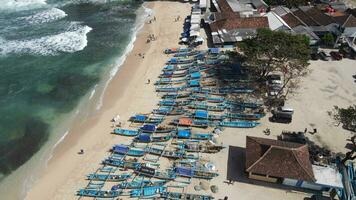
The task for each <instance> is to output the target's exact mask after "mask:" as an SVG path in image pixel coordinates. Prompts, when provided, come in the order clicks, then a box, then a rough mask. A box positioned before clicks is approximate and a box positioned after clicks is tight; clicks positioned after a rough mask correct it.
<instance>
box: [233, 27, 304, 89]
mask: <svg viewBox="0 0 356 200" xmlns="http://www.w3.org/2000/svg"><path fill="white" fill-rule="evenodd" d="M239 47H240V50H241V51H242V52H243V54H244V55H245V57H246V61H247V64H248V65H249V66H250V68H251V70H252V72H254V73H255V75H256V76H258V78H259V79H260V80H265V79H266V77H267V76H268V75H269V74H270V73H271V72H279V73H281V74H282V78H283V84H282V88H281V90H280V91H279V94H280V95H282V92H283V91H284V90H285V93H284V94H283V95H284V96H286V95H287V94H288V93H289V92H291V91H292V89H293V88H296V87H297V86H298V82H299V78H300V77H302V76H304V75H305V74H307V72H308V65H309V63H308V61H309V59H310V48H309V39H308V38H307V37H306V36H304V35H292V34H289V33H286V32H283V31H271V30H269V29H258V30H257V34H256V37H254V38H250V39H246V40H243V41H242V42H241V43H240V44H239Z"/></svg>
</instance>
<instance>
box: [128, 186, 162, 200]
mask: <svg viewBox="0 0 356 200" xmlns="http://www.w3.org/2000/svg"><path fill="white" fill-rule="evenodd" d="M166 191H167V188H166V187H164V186H149V187H144V188H141V189H135V190H131V191H130V197H131V198H135V197H137V198H149V197H159V196H161V194H162V193H163V192H166Z"/></svg>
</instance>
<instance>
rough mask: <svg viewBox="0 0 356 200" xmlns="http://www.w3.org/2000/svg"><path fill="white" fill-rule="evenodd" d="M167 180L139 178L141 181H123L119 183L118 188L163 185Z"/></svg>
mask: <svg viewBox="0 0 356 200" xmlns="http://www.w3.org/2000/svg"><path fill="white" fill-rule="evenodd" d="M165 183H167V181H165V180H157V181H152V180H144V179H143V180H139V181H136V180H135V181H132V182H122V183H120V184H118V185H117V188H119V189H140V188H143V187H147V186H162V185H164V184H165Z"/></svg>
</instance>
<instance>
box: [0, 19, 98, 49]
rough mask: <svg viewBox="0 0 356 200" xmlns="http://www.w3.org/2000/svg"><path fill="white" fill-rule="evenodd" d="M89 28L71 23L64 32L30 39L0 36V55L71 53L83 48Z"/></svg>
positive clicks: (85, 44)
mask: <svg viewBox="0 0 356 200" xmlns="http://www.w3.org/2000/svg"><path fill="white" fill-rule="evenodd" d="M91 30H92V28H90V27H89V26H82V25H77V24H72V25H71V27H70V28H69V29H68V30H67V31H66V32H63V33H59V34H57V35H51V36H44V37H41V38H36V39H32V40H5V39H3V38H1V37H0V55H2V56H5V55H8V54H30V55H58V54H60V53H62V52H66V53H73V52H76V51H80V50H83V49H84V48H85V47H86V46H87V43H88V41H87V33H89V32H90V31H91Z"/></svg>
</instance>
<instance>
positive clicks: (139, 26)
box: [96, 6, 152, 110]
mask: <svg viewBox="0 0 356 200" xmlns="http://www.w3.org/2000/svg"><path fill="white" fill-rule="evenodd" d="M142 8H143V12H142V11H141V12H142V14H140V13H138V15H137V19H136V26H135V27H134V31H133V34H132V35H133V36H132V38H131V41H130V43H129V44H128V45H127V46H126V48H125V51H124V53H123V54H122V56H120V57H119V58H118V59H117V61H116V62H115V64H114V67H113V68H112V69H111V71H110V75H109V79H108V80H107V81H106V83H105V86H104V89H103V91H102V93H101V95H100V100H99V102H98V104H97V106H96V109H97V110H100V108H101V107H102V106H103V99H104V93H105V90H106V88H107V87H108V85H109V83H110V81H111V80H112V79H113V77H114V76H115V75H116V73H117V72H118V71H119V68H120V67H121V65H122V64H123V63H124V61H125V59H126V57H127V55H128V54H129V53H130V52H131V51H132V49H133V47H134V45H133V44H134V42H135V40H136V36H137V33H138V32H139V31H140V30H141V29H142V28H143V26H144V25H145V23H144V22H145V20H146V19H147V17H148V16H150V15H151V14H152V10H151V9H149V8H146V7H144V6H142ZM138 12H140V11H138Z"/></svg>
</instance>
